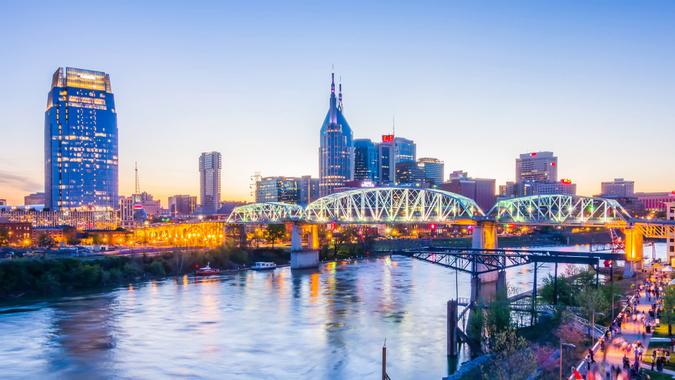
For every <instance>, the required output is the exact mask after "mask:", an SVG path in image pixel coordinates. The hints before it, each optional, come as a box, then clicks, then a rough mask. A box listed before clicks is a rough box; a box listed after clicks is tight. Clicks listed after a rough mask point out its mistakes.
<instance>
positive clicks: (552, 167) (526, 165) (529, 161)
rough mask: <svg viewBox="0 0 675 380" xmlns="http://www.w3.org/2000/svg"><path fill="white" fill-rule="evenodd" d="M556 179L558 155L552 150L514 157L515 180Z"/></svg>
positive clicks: (552, 180) (543, 180)
mask: <svg viewBox="0 0 675 380" xmlns="http://www.w3.org/2000/svg"><path fill="white" fill-rule="evenodd" d="M525 181H540V182H557V181H558V157H556V156H554V155H553V152H532V153H524V154H521V155H520V157H519V158H517V159H516V182H525Z"/></svg>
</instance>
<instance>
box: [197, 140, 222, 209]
mask: <svg viewBox="0 0 675 380" xmlns="http://www.w3.org/2000/svg"><path fill="white" fill-rule="evenodd" d="M221 160H222V159H221V156H220V153H218V152H207V153H202V155H201V156H199V194H200V198H199V201H200V202H201V206H202V212H203V213H205V214H213V213H215V212H216V211H217V210H218V208H220V169H221V165H222V161H221Z"/></svg>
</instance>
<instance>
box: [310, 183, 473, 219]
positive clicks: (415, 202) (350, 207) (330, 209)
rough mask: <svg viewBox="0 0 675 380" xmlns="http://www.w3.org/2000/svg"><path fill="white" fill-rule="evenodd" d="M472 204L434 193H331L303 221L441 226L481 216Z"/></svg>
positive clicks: (313, 205) (408, 190) (399, 190)
mask: <svg viewBox="0 0 675 380" xmlns="http://www.w3.org/2000/svg"><path fill="white" fill-rule="evenodd" d="M483 215H484V214H483V211H482V210H481V209H480V207H478V205H477V204H476V202H474V201H473V200H471V199H469V198H466V197H464V196H461V195H458V194H454V193H450V192H447V191H442V190H436V189H415V188H398V187H384V188H368V189H357V190H350V191H345V192H341V193H335V194H331V195H328V196H325V197H323V198H319V199H317V200H316V201H314V202H312V203H311V204H309V205H308V206H307V209H306V210H305V214H304V219H305V221H307V222H312V223H326V222H332V223H345V224H374V223H430V222H436V223H444V222H451V221H455V222H456V221H460V220H465V221H468V222H471V221H472V220H474V219H475V218H476V217H480V216H483Z"/></svg>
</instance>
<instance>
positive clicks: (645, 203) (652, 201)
mask: <svg viewBox="0 0 675 380" xmlns="http://www.w3.org/2000/svg"><path fill="white" fill-rule="evenodd" d="M635 197H636V198H637V199H638V201H639V202H640V203H641V205H642V208H643V209H645V210H649V211H667V210H666V204H668V203H669V202H675V191H671V192H665V191H664V192H653V193H644V192H640V193H635Z"/></svg>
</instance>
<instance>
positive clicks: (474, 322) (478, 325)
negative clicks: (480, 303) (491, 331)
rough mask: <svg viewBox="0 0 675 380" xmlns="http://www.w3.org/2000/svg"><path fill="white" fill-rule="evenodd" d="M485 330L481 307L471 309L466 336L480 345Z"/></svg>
mask: <svg viewBox="0 0 675 380" xmlns="http://www.w3.org/2000/svg"><path fill="white" fill-rule="evenodd" d="M484 328H485V315H484V313H483V309H482V308H481V307H473V308H472V309H471V311H470V312H469V320H468V322H467V326H466V334H467V335H468V336H469V339H471V340H473V342H474V343H480V340H481V337H482V336H483V329H484Z"/></svg>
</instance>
